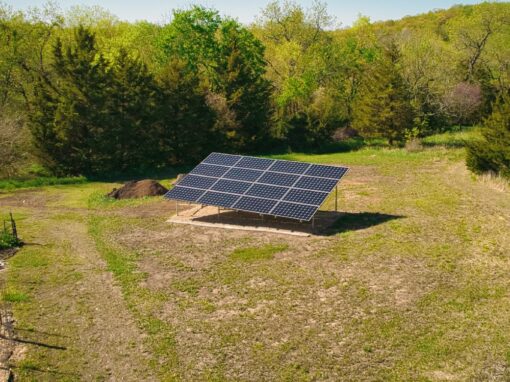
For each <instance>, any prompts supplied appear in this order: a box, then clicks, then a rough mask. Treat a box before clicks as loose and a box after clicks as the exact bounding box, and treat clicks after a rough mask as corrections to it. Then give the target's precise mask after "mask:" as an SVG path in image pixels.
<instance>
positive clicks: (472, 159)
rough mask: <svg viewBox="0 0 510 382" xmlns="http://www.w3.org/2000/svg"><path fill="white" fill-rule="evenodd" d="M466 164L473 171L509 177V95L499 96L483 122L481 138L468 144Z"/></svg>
mask: <svg viewBox="0 0 510 382" xmlns="http://www.w3.org/2000/svg"><path fill="white" fill-rule="evenodd" d="M466 162H467V166H468V167H469V169H470V170H472V171H473V172H475V173H484V172H492V173H495V174H500V175H502V176H504V177H507V178H510V96H509V95H508V94H507V95H505V96H504V97H501V98H500V99H499V100H498V101H497V102H496V104H495V105H494V109H493V112H492V114H491V116H490V117H489V118H487V119H486V120H485V122H484V127H483V129H482V139H481V140H478V141H476V142H473V143H470V144H469V145H468V152H467V159H466Z"/></svg>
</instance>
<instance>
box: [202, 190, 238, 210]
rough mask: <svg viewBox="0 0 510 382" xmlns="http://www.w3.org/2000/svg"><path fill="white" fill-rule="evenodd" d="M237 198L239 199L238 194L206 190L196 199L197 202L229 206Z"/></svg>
mask: <svg viewBox="0 0 510 382" xmlns="http://www.w3.org/2000/svg"><path fill="white" fill-rule="evenodd" d="M237 199H239V195H232V194H223V193H221V192H212V191H207V192H206V193H205V194H204V195H203V196H202V197H201V198H200V199H198V203H202V204H211V205H213V206H220V207H226V208H230V207H232V204H234V203H235V202H236V201H237Z"/></svg>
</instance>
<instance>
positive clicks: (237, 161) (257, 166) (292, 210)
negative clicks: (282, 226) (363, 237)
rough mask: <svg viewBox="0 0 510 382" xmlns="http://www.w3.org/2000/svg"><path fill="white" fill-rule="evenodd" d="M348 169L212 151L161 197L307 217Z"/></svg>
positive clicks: (315, 209)
mask: <svg viewBox="0 0 510 382" xmlns="http://www.w3.org/2000/svg"><path fill="white" fill-rule="evenodd" d="M347 171H348V169H347V168H346V167H335V166H322V165H314V164H309V163H303V162H293V161H280V160H273V159H266V158H255V157H245V156H240V155H230V154H222V153H212V154H210V155H209V156H208V157H207V158H206V159H205V160H204V161H203V162H202V163H200V164H199V165H198V166H197V167H195V168H194V169H193V170H192V171H191V172H190V174H189V175H187V176H185V177H184V178H183V179H182V180H181V181H180V182H179V184H177V186H175V187H174V188H173V189H172V190H170V191H169V192H168V193H167V194H166V195H165V196H166V197H167V198H169V199H178V200H186V201H190V202H198V203H202V204H209V205H215V206H220V207H226V208H233V209H238V210H243V211H250V212H256V213H260V214H270V215H275V216H282V217H288V218H293V219H299V220H310V218H311V217H312V216H313V214H314V213H315V211H317V209H318V207H319V206H320V205H322V203H323V202H324V200H325V199H326V197H327V196H328V194H329V192H331V190H332V189H333V188H334V187H335V185H336V184H337V182H338V181H339V180H340V179H341V178H342V177H343V176H344V175H345V174H346V172H347Z"/></svg>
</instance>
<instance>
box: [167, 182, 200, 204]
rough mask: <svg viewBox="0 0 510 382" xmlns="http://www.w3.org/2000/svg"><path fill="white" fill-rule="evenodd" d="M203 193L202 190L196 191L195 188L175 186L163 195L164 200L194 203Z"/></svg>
mask: <svg viewBox="0 0 510 382" xmlns="http://www.w3.org/2000/svg"><path fill="white" fill-rule="evenodd" d="M204 192H205V191H204V190H197V189H195V188H186V187H180V186H175V187H174V188H172V189H171V190H170V191H168V192H167V193H166V194H165V198H168V199H177V200H186V201H188V202H196V201H197V199H198V198H200V196H202V194H203V193H204Z"/></svg>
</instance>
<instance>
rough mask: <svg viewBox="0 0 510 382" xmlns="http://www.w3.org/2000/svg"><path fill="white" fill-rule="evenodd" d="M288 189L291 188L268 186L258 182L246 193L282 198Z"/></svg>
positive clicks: (261, 196) (269, 197)
mask: <svg viewBox="0 0 510 382" xmlns="http://www.w3.org/2000/svg"><path fill="white" fill-rule="evenodd" d="M288 190H289V189H288V188H285V187H277V186H268V185H266V184H258V183H256V184H254V185H253V186H252V187H251V188H250V189H249V190H248V192H247V193H246V195H250V196H257V197H260V198H268V199H277V200H280V199H281V198H282V197H283V195H285V193H286V192H287V191H288Z"/></svg>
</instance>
